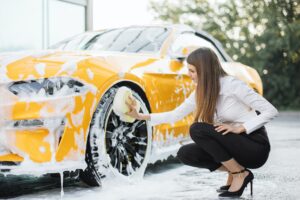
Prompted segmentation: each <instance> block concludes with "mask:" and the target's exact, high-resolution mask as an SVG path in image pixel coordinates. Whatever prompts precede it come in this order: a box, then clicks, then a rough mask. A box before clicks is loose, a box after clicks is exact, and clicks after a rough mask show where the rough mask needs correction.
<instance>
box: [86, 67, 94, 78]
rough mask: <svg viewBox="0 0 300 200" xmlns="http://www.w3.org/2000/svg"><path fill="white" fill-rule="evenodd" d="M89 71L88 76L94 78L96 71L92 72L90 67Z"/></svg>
mask: <svg viewBox="0 0 300 200" xmlns="http://www.w3.org/2000/svg"><path fill="white" fill-rule="evenodd" d="M86 71H87V73H88V76H89V78H90V79H91V80H93V78H94V72H92V70H91V69H90V68H87V70H86Z"/></svg>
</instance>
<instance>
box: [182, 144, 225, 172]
mask: <svg viewBox="0 0 300 200" xmlns="http://www.w3.org/2000/svg"><path fill="white" fill-rule="evenodd" d="M177 158H178V159H179V160H180V161H181V162H182V163H183V164H185V165H190V166H193V167H199V168H205V169H209V170H210V171H214V170H216V169H218V168H220V167H221V163H217V162H215V161H214V160H213V158H212V157H211V156H210V155H209V154H208V153H207V152H205V151H204V150H203V149H202V148H201V147H200V146H199V145H197V144H195V143H192V144H187V145H184V146H182V147H180V149H179V150H178V152H177Z"/></svg>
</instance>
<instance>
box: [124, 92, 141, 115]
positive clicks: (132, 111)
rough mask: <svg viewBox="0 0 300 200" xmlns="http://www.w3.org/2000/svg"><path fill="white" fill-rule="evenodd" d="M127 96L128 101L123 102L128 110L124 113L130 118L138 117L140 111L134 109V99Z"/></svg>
mask: <svg viewBox="0 0 300 200" xmlns="http://www.w3.org/2000/svg"><path fill="white" fill-rule="evenodd" d="M128 98H129V99H128V101H126V102H125V103H126V104H127V106H128V107H129V111H128V112H126V113H125V114H126V115H128V116H130V117H132V118H135V119H140V113H138V112H137V111H136V105H137V103H136V100H135V99H134V98H132V97H131V96H128Z"/></svg>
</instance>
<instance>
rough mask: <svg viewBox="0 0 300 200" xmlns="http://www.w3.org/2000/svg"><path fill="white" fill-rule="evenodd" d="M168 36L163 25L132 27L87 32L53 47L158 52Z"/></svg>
mask: <svg viewBox="0 0 300 200" xmlns="http://www.w3.org/2000/svg"><path fill="white" fill-rule="evenodd" d="M167 36H168V29H167V28H163V27H130V28H119V29H110V30H105V31H102V32H94V33H85V34H81V35H78V36H75V37H73V38H71V39H69V40H65V41H63V42H60V43H58V44H56V45H53V46H52V47H51V48H52V49H62V50H96V51H119V52H134V53H137V52H158V51H159V50H160V48H161V45H162V44H163V42H164V41H165V39H166V38H167Z"/></svg>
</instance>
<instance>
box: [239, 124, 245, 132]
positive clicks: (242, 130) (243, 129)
mask: <svg viewBox="0 0 300 200" xmlns="http://www.w3.org/2000/svg"><path fill="white" fill-rule="evenodd" d="M243 132H246V129H245V127H244V126H243V125H240V126H239V133H243Z"/></svg>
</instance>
